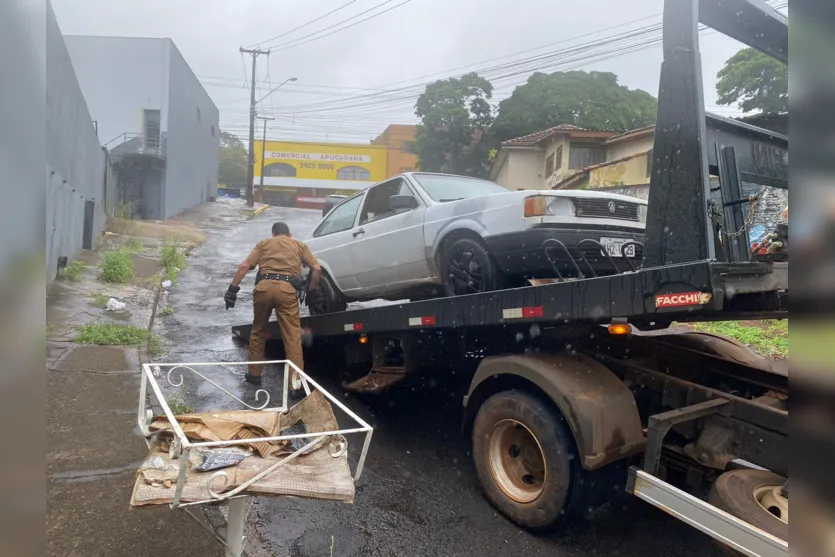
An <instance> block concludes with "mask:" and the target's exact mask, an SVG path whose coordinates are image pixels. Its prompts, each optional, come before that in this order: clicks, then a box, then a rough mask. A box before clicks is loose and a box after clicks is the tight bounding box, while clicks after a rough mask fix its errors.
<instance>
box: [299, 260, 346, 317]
mask: <svg viewBox="0 0 835 557" xmlns="http://www.w3.org/2000/svg"><path fill="white" fill-rule="evenodd" d="M347 307H348V304H347V302H346V301H345V298H344V297H343V296H342V293H341V292H340V291H339V289H338V288H337V287H336V285H334V284H333V281H332V280H331V278H330V277H329V276H328V274H327V273H325V272H324V271H323V272H322V276H321V278H320V279H319V287H318V288H317V289H316V290H314V291H313V292H308V295H307V308H308V309H309V310H310V315H323V314H325V313H336V312H339V311H345V309H346V308H347Z"/></svg>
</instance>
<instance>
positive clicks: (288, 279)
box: [255, 273, 294, 282]
mask: <svg viewBox="0 0 835 557" xmlns="http://www.w3.org/2000/svg"><path fill="white" fill-rule="evenodd" d="M293 278H294V277H293V276H292V275H279V274H272V273H265V274H263V275H262V274H258V276H256V277H255V280H256V281H261V280H283V281H284V282H291V279H293Z"/></svg>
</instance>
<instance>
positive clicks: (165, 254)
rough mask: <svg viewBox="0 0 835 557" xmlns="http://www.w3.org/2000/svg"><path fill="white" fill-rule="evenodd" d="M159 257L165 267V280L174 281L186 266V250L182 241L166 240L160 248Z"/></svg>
mask: <svg viewBox="0 0 835 557" xmlns="http://www.w3.org/2000/svg"><path fill="white" fill-rule="evenodd" d="M159 259H160V264H161V265H162V268H163V269H164V272H163V276H162V278H163V280H170V281H171V282H174V281H175V280H177V275H178V274H179V273H180V271H182V270H183V269H184V268H185V266H186V251H185V250H184V249H183V247H182V246H181V245H180V242H176V241H175V242H166V243H165V244H163V246H162V248H161V250H160V254H159Z"/></svg>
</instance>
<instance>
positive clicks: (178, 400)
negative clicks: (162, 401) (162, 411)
mask: <svg viewBox="0 0 835 557" xmlns="http://www.w3.org/2000/svg"><path fill="white" fill-rule="evenodd" d="M166 402H168V407H169V408H170V409H171V412H172V413H174V414H191V413H192V412H194V406H192V405H191V404H189V403H187V402H186V401H185V399H184V398H183V395H182V394H180V393H172V394H171V395H170V396H169V397H168V400H167V401H166Z"/></svg>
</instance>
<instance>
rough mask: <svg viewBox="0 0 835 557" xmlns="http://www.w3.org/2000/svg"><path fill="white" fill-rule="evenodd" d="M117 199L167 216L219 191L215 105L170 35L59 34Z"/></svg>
mask: <svg viewBox="0 0 835 557" xmlns="http://www.w3.org/2000/svg"><path fill="white" fill-rule="evenodd" d="M64 40H65V41H66V44H67V48H68V50H69V53H70V57H71V59H72V64H73V67H74V68H75V72H76V75H77V76H78V81H79V83H80V85H81V90H82V91H83V93H84V97H85V99H86V100H87V104H88V106H89V107H90V113H91V115H92V117H93V119H94V120H96V122H97V123H98V133H99V137H100V138H101V139H102V141H103V144H104V145H105V147H107V148H108V149H109V152H110V157H111V166H112V169H113V173H114V175H115V179H116V184H117V185H116V189H117V195H118V201H119V203H120V204H121V205H122V206H123V207H127V208H130V210H131V212H132V214H133V216H134V217H136V218H143V219H158V220H163V219H167V218H169V217H171V216H173V215H175V214H177V213H179V212H180V211H182V210H184V209H187V208H189V207H192V206H194V205H197V204H198V203H201V202H202V201H206V200H207V199H209V198H212V197H215V196H216V195H217V170H218V168H217V165H218V146H219V136H220V126H219V112H218V109H217V107H216V106H215V104H214V102H212V100H211V98H210V97H209V95H208V93H207V92H206V91H205V89H203V86H202V85H201V84H200V81H199V80H198V79H197V77H196V76H195V75H194V73H193V72H192V71H191V68H190V67H189V65H188V64H187V63H186V61H185V59H184V58H183V56H182V54H180V51H179V50H178V49H177V47H176V45H174V43H173V42H172V41H171V40H170V39H151V38H126V37H92V36H79V35H68V36H65V37H64Z"/></svg>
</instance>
